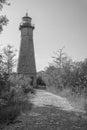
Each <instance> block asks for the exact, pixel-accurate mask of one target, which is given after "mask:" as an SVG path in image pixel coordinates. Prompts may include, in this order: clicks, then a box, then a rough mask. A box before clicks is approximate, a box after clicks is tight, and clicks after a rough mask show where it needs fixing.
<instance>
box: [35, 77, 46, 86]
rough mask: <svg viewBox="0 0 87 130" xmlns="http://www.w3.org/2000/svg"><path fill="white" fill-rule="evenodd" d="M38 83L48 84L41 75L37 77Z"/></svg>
mask: <svg viewBox="0 0 87 130" xmlns="http://www.w3.org/2000/svg"><path fill="white" fill-rule="evenodd" d="M37 85H40V86H46V84H45V82H44V81H43V79H42V77H41V76H38V77H37Z"/></svg>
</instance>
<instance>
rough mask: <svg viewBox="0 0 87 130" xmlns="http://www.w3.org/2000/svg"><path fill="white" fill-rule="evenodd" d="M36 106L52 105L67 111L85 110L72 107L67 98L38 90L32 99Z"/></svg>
mask: <svg viewBox="0 0 87 130" xmlns="http://www.w3.org/2000/svg"><path fill="white" fill-rule="evenodd" d="M31 101H32V102H33V104H34V105H35V106H38V107H40V106H47V105H52V106H55V107H58V108H60V109H62V110H66V111H75V112H83V113H85V111H83V110H79V109H75V108H74V107H72V106H71V104H70V103H69V101H68V100H67V99H66V98H63V97H60V96H57V95H55V94H52V93H50V92H46V91H45V90H37V91H36V94H35V96H34V97H33V98H32V99H31Z"/></svg>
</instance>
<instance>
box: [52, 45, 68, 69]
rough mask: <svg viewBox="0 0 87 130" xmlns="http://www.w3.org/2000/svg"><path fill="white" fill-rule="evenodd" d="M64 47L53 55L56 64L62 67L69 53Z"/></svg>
mask: <svg viewBox="0 0 87 130" xmlns="http://www.w3.org/2000/svg"><path fill="white" fill-rule="evenodd" d="M63 49H64V47H63V48H61V49H59V50H58V51H57V53H55V55H56V56H53V59H54V60H53V61H54V64H55V66H56V67H57V68H60V69H61V68H62V67H63V65H64V63H65V62H66V60H67V55H66V53H65V52H63Z"/></svg>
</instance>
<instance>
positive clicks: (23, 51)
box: [17, 15, 36, 86]
mask: <svg viewBox="0 0 87 130" xmlns="http://www.w3.org/2000/svg"><path fill="white" fill-rule="evenodd" d="M19 29H20V31H21V45H20V52H19V60H18V69H17V72H18V74H23V75H27V76H29V77H31V78H32V79H33V80H34V86H35V80H36V64H35V54H34V44H33V30H34V26H33V25H32V24H31V18H30V17H28V15H26V16H25V17H23V18H22V23H21V25H20V27H19Z"/></svg>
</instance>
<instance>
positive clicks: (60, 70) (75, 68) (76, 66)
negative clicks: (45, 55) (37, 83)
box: [41, 49, 87, 95]
mask: <svg viewBox="0 0 87 130" xmlns="http://www.w3.org/2000/svg"><path fill="white" fill-rule="evenodd" d="M41 76H42V78H43V80H44V81H45V83H46V85H47V86H49V87H51V86H52V87H55V88H56V89H59V90H63V89H66V88H67V89H70V90H71V91H72V93H76V94H84V95H87V59H85V60H84V61H77V62H75V61H72V59H71V58H69V57H68V56H67V55H66V53H64V52H63V49H59V51H58V52H57V53H55V56H54V57H53V63H51V64H50V65H49V66H48V67H47V68H46V69H45V71H44V72H42V74H41Z"/></svg>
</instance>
